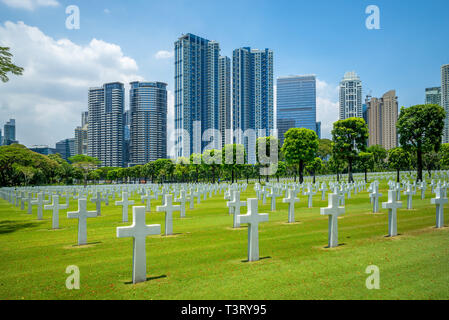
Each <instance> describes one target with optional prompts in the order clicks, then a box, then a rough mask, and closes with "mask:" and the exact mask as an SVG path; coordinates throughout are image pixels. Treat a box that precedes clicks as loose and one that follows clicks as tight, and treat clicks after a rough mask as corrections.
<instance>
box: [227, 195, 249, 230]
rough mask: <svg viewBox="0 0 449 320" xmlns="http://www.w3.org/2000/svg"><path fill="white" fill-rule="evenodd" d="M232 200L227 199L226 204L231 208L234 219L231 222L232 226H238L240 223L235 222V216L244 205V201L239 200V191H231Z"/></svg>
mask: <svg viewBox="0 0 449 320" xmlns="http://www.w3.org/2000/svg"><path fill="white" fill-rule="evenodd" d="M233 195H234V196H233V200H232V201H228V202H227V203H226V205H227V206H228V208H233V213H234V219H233V224H234V228H240V224H239V223H238V222H237V216H238V215H240V208H241V207H244V206H246V201H240V192H239V191H233Z"/></svg>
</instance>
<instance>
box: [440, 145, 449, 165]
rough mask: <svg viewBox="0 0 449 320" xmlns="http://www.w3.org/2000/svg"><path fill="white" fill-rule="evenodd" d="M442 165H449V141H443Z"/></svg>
mask: <svg viewBox="0 0 449 320" xmlns="http://www.w3.org/2000/svg"><path fill="white" fill-rule="evenodd" d="M440 155H441V160H440V161H441V165H442V166H443V167H445V168H447V167H449V143H443V144H442V145H441V149H440Z"/></svg>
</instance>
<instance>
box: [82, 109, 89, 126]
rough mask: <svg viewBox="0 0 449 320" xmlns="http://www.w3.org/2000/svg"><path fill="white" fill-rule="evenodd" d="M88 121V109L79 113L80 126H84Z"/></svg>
mask: <svg viewBox="0 0 449 320" xmlns="http://www.w3.org/2000/svg"><path fill="white" fill-rule="evenodd" d="M88 123H89V111H84V112H83V113H81V127H84V126H85V125H86V124H88Z"/></svg>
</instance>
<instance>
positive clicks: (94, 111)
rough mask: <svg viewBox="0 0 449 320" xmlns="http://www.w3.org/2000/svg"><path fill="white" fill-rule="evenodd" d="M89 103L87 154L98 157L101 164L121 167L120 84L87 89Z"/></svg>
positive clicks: (121, 85)
mask: <svg viewBox="0 0 449 320" xmlns="http://www.w3.org/2000/svg"><path fill="white" fill-rule="evenodd" d="M88 105H89V110H88V112H89V113H88V115H89V116H88V122H89V125H88V148H87V149H88V151H87V153H88V155H89V156H91V157H96V158H98V160H100V161H101V164H100V166H102V167H123V164H124V157H123V149H124V137H123V131H124V130H123V113H124V86H123V84H122V83H119V82H114V83H107V84H104V85H103V87H101V88H91V89H89V96H88Z"/></svg>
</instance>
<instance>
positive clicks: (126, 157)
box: [123, 110, 131, 167]
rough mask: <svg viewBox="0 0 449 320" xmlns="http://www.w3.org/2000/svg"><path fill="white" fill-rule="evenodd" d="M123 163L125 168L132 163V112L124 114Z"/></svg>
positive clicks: (127, 111) (128, 111)
mask: <svg viewBox="0 0 449 320" xmlns="http://www.w3.org/2000/svg"><path fill="white" fill-rule="evenodd" d="M123 145H124V147H123V162H124V165H125V167H126V166H129V165H130V163H131V110H126V111H125V113H124V114H123Z"/></svg>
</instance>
